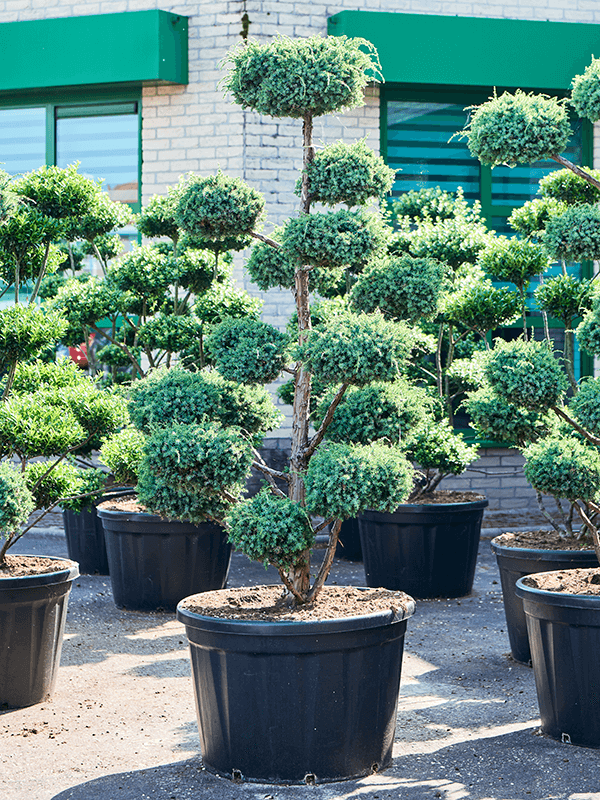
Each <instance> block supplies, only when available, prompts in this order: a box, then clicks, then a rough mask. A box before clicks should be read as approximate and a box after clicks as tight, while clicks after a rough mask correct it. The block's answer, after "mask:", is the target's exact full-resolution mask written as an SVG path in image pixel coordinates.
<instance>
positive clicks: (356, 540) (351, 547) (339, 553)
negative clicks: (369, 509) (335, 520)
mask: <svg viewBox="0 0 600 800" xmlns="http://www.w3.org/2000/svg"><path fill="white" fill-rule="evenodd" d="M335 555H336V557H337V558H343V559H344V560H345V561H362V547H361V546H360V531H359V530H358V519H356V518H352V519H345V520H344V521H343V522H342V527H341V528H340V533H339V536H338V544H337V547H336V548H335Z"/></svg>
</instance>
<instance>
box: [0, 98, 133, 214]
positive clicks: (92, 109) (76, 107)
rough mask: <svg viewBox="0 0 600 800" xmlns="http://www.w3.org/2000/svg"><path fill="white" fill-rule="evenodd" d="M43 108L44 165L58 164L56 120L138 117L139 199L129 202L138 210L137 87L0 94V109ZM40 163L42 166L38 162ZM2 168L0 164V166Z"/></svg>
mask: <svg viewBox="0 0 600 800" xmlns="http://www.w3.org/2000/svg"><path fill="white" fill-rule="evenodd" d="M15 108H22V109H26V108H43V109H44V110H45V120H46V126H45V135H46V146H45V164H46V165H48V166H50V165H53V164H56V163H57V151H58V148H57V123H58V122H59V121H60V120H61V119H69V118H71V119H72V118H76V117H80V118H84V117H92V116H113V115H120V114H135V115H136V117H137V148H138V159H137V161H138V163H137V184H138V199H137V201H136V202H129V203H128V205H129V206H130V208H131V209H132V211H135V212H139V211H141V198H142V158H143V155H142V96H141V91H140V90H139V89H128V90H119V89H114V88H111V89H106V90H104V91H102V90H97V91H94V92H90V91H81V90H64V91H60V90H48V91H43V92H22V93H21V92H20V93H18V95H17V94H16V93H7V94H6V95H3V94H0V110H6V109H15ZM39 166H42V164H40V165H39ZM0 167H1V165H0Z"/></svg>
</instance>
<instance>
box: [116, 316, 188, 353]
mask: <svg viewBox="0 0 600 800" xmlns="http://www.w3.org/2000/svg"><path fill="white" fill-rule="evenodd" d="M201 332H202V326H201V324H200V323H199V322H198V321H197V320H196V319H194V318H193V317H187V316H179V315H175V314H157V316H155V317H153V318H152V319H150V320H148V322H145V323H144V324H143V325H140V328H139V331H138V342H139V343H140V345H141V346H142V347H144V348H146V349H148V350H166V351H168V352H169V353H178V352H179V351H180V350H184V349H185V348H186V347H188V346H189V344H190V342H191V341H193V340H194V339H196V338H197V337H199V336H200V334H201ZM104 349H106V348H104Z"/></svg>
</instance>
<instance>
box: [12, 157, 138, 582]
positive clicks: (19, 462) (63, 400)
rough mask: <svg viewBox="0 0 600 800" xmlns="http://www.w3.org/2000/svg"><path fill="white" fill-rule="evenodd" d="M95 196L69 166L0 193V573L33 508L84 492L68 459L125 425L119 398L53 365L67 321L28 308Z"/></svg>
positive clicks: (82, 476) (81, 475)
mask: <svg viewBox="0 0 600 800" xmlns="http://www.w3.org/2000/svg"><path fill="white" fill-rule="evenodd" d="M98 192H99V187H98V185H97V184H95V183H94V182H93V181H90V180H89V179H87V178H85V177H83V176H82V175H79V174H78V173H77V170H76V168H75V167H67V168H65V169H59V168H58V167H42V168H40V169H39V170H35V171H33V172H31V173H29V174H27V175H24V176H23V177H22V178H20V179H18V180H13V181H8V180H5V181H3V182H2V186H1V188H0V195H2V197H1V198H0V209H2V210H3V211H2V219H1V220H0V276H1V277H2V279H3V280H4V282H5V284H6V289H5V291H8V290H9V289H13V290H14V297H15V303H14V304H13V305H11V306H8V307H6V308H3V309H1V310H0V373H1V374H2V379H1V382H0V389H1V392H2V396H1V399H0V459H2V462H3V463H2V464H1V465H0V536H1V538H2V539H3V541H2V542H1V544H0V567H2V565H3V564H4V563H5V561H6V553H7V551H8V549H9V547H10V546H11V545H13V544H14V543H15V542H16V541H17V540H18V539H19V538H20V537H21V536H22V535H23V534H24V533H26V532H27V530H29V528H30V527H32V524H34V523H31V524H29V525H27V524H26V521H27V518H28V516H29V514H30V513H31V512H32V511H34V510H36V509H37V510H40V511H42V510H43V513H42V514H41V515H39V516H38V517H37V519H36V522H37V521H38V520H39V519H40V518H41V516H43V514H44V513H47V512H48V511H49V510H50V509H52V508H54V506H55V505H56V504H57V503H59V502H60V501H61V500H64V499H67V498H77V497H80V496H84V495H85V496H87V495H88V494H89V491H90V486H91V483H93V481H91V482H90V473H91V472H92V471H91V470H80V469H78V468H77V467H76V466H75V464H74V463H72V461H70V460H69V459H70V457H74V456H81V455H89V454H90V453H91V451H92V450H94V449H98V448H99V447H100V444H101V441H102V439H103V438H104V437H105V436H107V435H109V434H112V433H113V432H115V431H117V430H118V429H119V428H121V427H122V426H123V425H124V424H125V423H126V421H127V409H126V405H125V402H124V401H123V400H122V399H120V398H119V397H116V396H114V395H112V394H108V393H105V392H102V391H100V390H99V389H98V387H97V386H96V384H95V383H94V381H92V380H91V379H90V378H89V377H88V376H87V375H85V374H84V373H83V372H81V371H80V370H79V369H78V368H77V367H76V366H75V365H74V364H73V363H71V362H68V361H58V362H54V361H53V358H54V351H55V347H56V344H57V342H58V341H59V340H60V339H61V337H62V336H63V335H64V334H65V331H66V329H67V327H68V322H67V320H66V319H64V317H63V316H62V315H61V314H60V313H59V312H58V311H56V310H48V309H44V308H40V307H38V305H37V304H36V302H35V300H36V297H37V295H38V292H39V290H40V286H41V284H42V280H43V277H44V275H45V274H48V273H50V272H51V271H52V270H53V269H54V268H55V267H56V266H57V265H58V264H59V263H60V262H61V261H63V260H64V254H63V253H61V251H60V250H59V249H58V247H57V243H58V242H59V241H60V240H61V239H64V236H65V232H66V230H67V229H68V228H69V226H72V225H74V220H73V216H72V215H76V216H77V217H80V216H83V215H85V214H87V213H88V211H89V210H90V209H91V208H92V206H93V203H94V201H95V199H96V198H97V195H98ZM24 286H26V288H27V290H28V292H29V301H28V302H27V303H23V302H22V300H23V297H24V291H23V287H24ZM40 459H41V460H40ZM94 479H95V480H96V484H97V485H96V486H95V487H94V489H93V490H92V491H96V492H99V491H101V489H100V486H99V480H98V476H97V475H96V474H95V473H94Z"/></svg>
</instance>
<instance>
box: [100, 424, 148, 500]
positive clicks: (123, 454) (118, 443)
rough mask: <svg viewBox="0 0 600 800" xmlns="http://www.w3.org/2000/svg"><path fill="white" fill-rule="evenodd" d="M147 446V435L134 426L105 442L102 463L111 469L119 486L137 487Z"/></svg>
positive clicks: (101, 453) (117, 433)
mask: <svg viewBox="0 0 600 800" xmlns="http://www.w3.org/2000/svg"><path fill="white" fill-rule="evenodd" d="M145 444H146V435H145V434H144V433H142V432H141V431H138V430H136V428H134V427H133V425H129V426H127V427H126V428H122V429H121V430H120V431H117V432H116V433H114V434H112V436H109V437H107V439H106V440H105V441H104V443H103V445H102V450H101V452H100V462H101V463H102V464H106V466H107V467H108V468H109V469H110V471H111V473H112V474H113V475H114V478H115V481H116V482H117V484H119V485H123V486H135V484H136V483H137V480H138V474H139V470H140V464H141V463H142V458H143V456H144V446H145Z"/></svg>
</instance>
